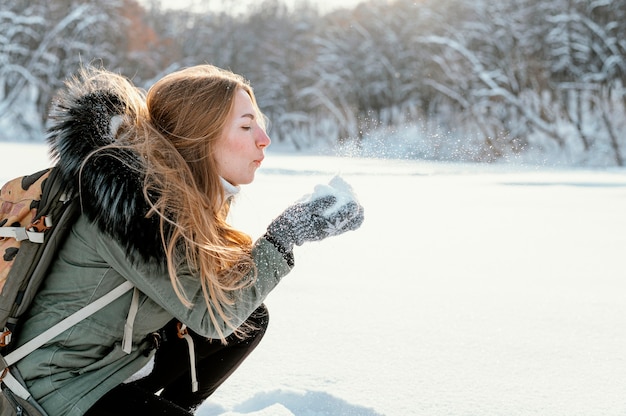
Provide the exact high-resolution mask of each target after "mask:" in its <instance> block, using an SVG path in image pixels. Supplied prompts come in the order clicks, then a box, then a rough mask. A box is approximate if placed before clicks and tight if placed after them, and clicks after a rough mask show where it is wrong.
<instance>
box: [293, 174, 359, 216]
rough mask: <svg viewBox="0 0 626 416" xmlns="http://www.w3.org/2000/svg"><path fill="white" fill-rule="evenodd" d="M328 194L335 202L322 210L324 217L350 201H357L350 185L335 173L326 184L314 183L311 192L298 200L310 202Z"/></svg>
mask: <svg viewBox="0 0 626 416" xmlns="http://www.w3.org/2000/svg"><path fill="white" fill-rule="evenodd" d="M329 196H332V197H334V198H335V202H334V203H333V204H332V205H331V206H329V207H328V208H326V209H325V210H324V212H323V214H324V216H326V217H330V216H331V215H332V214H334V213H336V212H338V211H339V210H340V209H341V208H342V207H345V206H346V205H348V204H349V203H351V202H356V203H358V201H359V200H358V198H357V196H356V194H355V193H354V190H353V189H352V186H350V184H349V183H348V182H346V180H345V179H344V178H342V177H341V176H340V175H335V176H334V177H333V178H332V179H331V180H330V181H328V184H318V185H315V188H314V189H313V192H312V193H310V194H306V195H305V196H303V197H302V198H300V199H299V202H310V201H315V200H318V199H322V198H325V197H329Z"/></svg>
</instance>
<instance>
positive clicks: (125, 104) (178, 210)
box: [18, 65, 363, 416]
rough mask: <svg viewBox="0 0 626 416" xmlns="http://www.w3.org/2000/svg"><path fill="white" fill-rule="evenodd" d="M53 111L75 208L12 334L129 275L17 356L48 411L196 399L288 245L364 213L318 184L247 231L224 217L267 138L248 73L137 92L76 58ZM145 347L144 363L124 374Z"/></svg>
mask: <svg viewBox="0 0 626 416" xmlns="http://www.w3.org/2000/svg"><path fill="white" fill-rule="evenodd" d="M51 120H52V126H51V128H50V136H49V143H50V145H51V152H52V155H53V156H55V157H56V159H57V167H58V169H59V170H60V171H61V174H62V177H63V178H64V181H65V183H66V184H67V193H68V194H70V195H76V196H77V197H78V198H80V204H81V208H82V214H81V216H80V217H79V219H78V220H77V222H76V223H75V224H74V226H73V228H72V230H71V232H70V234H69V236H68V238H67V240H66V241H65V243H64V246H63V247H62V249H61V251H60V252H59V255H58V258H57V259H56V261H55V262H54V263H53V265H52V266H51V269H50V271H49V274H48V277H47V278H46V280H45V282H44V285H43V286H42V288H41V290H40V291H39V292H38V294H37V296H36V298H35V299H34V301H33V305H32V307H31V309H30V311H29V314H28V317H27V319H26V321H25V323H24V325H23V327H22V330H21V333H20V339H19V341H18V344H22V343H24V342H26V341H28V340H29V339H31V338H33V337H34V336H36V335H37V334H39V333H41V332H42V331H43V330H44V329H45V328H48V327H50V326H52V325H53V324H55V323H56V322H58V321H59V320H61V319H63V318H64V317H66V316H68V315H69V314H71V313H72V312H74V311H76V310H78V309H80V308H81V307H83V306H84V305H86V304H87V303H89V302H91V301H93V300H94V299H96V298H98V297H100V296H102V295H103V294H105V293H107V292H109V291H110V290H111V289H113V288H114V287H116V286H117V285H119V284H120V283H121V282H123V281H125V280H129V281H131V282H132V283H133V284H134V285H135V286H136V288H137V289H138V290H137V291H136V293H135V294H134V296H133V295H131V294H130V293H129V294H127V295H125V296H124V297H122V298H120V299H118V300H116V301H115V302H113V303H112V304H111V305H109V306H108V307H106V308H104V309H103V310H102V311H100V312H97V313H96V314H94V315H92V316H91V317H89V318H87V319H85V320H84V321H82V322H80V323H79V324H78V325H76V326H74V327H73V328H72V329H70V330H68V331H66V332H65V333H63V334H62V335H60V336H59V337H57V338H55V339H54V340H53V341H51V342H50V343H48V344H47V345H45V346H43V347H42V348H40V349H38V350H36V351H35V352H33V353H32V354H30V355H29V356H28V357H26V358H24V359H23V360H22V361H20V362H19V364H18V369H19V372H20V374H21V376H22V377H23V379H24V380H25V381H26V384H27V386H28V388H29V390H30V392H31V393H32V395H33V397H34V398H35V399H36V400H37V401H38V402H39V404H40V405H41V406H42V407H43V408H44V409H45V410H46V412H47V413H48V414H49V415H50V416H56V415H73V416H79V415H83V414H88V415H91V416H95V415H116V416H120V415H126V414H128V415H137V414H150V415H156V414H167V415H190V414H192V412H193V411H194V409H195V408H196V407H197V406H198V405H199V404H201V403H202V401H203V400H205V399H206V398H207V397H208V396H209V395H210V394H211V393H213V391H215V389H216V388H217V387H218V386H219V385H220V384H221V383H222V382H223V381H224V380H225V379H226V378H227V377H228V376H229V375H230V374H232V372H233V371H234V370H235V369H236V368H237V366H238V365H239V364H240V363H241V362H242V361H243V360H244V359H245V358H246V357H247V355H248V354H249V353H250V352H251V351H252V350H253V349H254V348H255V347H256V345H257V344H258V342H259V341H260V339H261V337H262V336H263V333H264V332H265V328H266V327H267V323H268V318H267V311H266V309H265V307H264V306H263V304H262V302H263V300H264V299H265V297H266V296H267V295H268V293H269V292H270V291H271V290H272V289H273V288H274V287H275V286H276V285H277V284H278V283H279V282H280V280H281V279H282V278H283V277H284V276H285V275H286V274H287V273H289V271H290V270H291V268H292V267H293V265H294V261H293V251H292V250H293V247H294V245H300V244H303V243H304V242H306V241H312V240H321V239H323V238H326V237H328V236H331V235H336V234H340V233H343V232H345V231H348V230H354V229H357V228H358V227H359V226H360V225H361V223H362V221H363V209H362V207H361V206H360V205H359V204H358V203H356V202H355V201H351V202H349V203H342V206H341V207H334V208H333V209H331V210H329V209H328V208H329V207H330V206H331V205H333V204H334V203H335V202H337V199H336V198H335V197H333V196H328V195H327V196H323V195H320V196H318V197H315V198H311V199H309V200H308V201H306V202H300V203H296V204H294V205H292V206H290V207H288V208H287V209H286V210H285V211H284V212H283V213H282V214H280V215H279V216H278V217H276V219H275V220H273V221H272V222H271V224H270V225H269V226H268V229H267V233H266V234H265V235H264V236H263V237H261V238H259V239H258V240H257V241H256V242H252V241H251V239H250V237H249V236H247V235H246V234H244V233H242V232H240V231H238V230H236V229H234V228H232V227H231V226H230V225H228V224H227V223H226V215H227V213H228V208H229V204H230V201H231V199H232V198H233V197H234V195H235V194H236V193H237V191H238V189H239V188H238V187H239V185H243V184H249V183H250V182H252V181H253V179H254V175H255V172H256V169H257V168H258V167H259V166H260V165H261V162H262V161H263V158H264V151H265V149H266V148H267V146H269V144H270V139H269V137H268V136H267V134H266V131H265V125H264V119H263V116H262V114H261V112H260V110H259V108H258V106H257V103H256V100H255V96H254V94H253V91H252V89H251V87H250V86H249V84H248V83H247V82H246V81H245V80H244V79H243V78H242V77H240V76H238V75H235V74H233V73H231V72H228V71H224V70H221V69H218V68H216V67H213V66H210V65H202V66H196V67H191V68H187V69H183V70H180V71H178V72H175V73H172V74H170V75H167V76H165V77H164V78H162V79H161V80H159V81H158V82H157V83H156V84H155V85H154V86H153V87H152V88H150V90H149V91H148V92H147V94H146V95H145V96H144V94H142V93H141V92H140V91H139V90H138V89H136V88H135V87H134V86H133V85H132V84H131V83H130V82H128V81H127V80H126V79H125V78H122V77H120V76H118V75H115V74H112V73H110V72H107V71H104V70H96V69H84V70H82V71H81V73H80V74H79V76H78V77H77V78H74V79H73V80H71V81H69V82H68V84H67V88H66V90H65V91H64V92H62V93H61V95H60V96H59V98H58V99H57V100H56V101H55V103H54V107H53V111H52V112H51ZM133 297H136V298H135V299H134V300H135V301H138V302H133ZM131 305H138V308H137V309H136V316H135V318H134V319H130V318H129V319H127V316H128V315H129V310H130V309H131ZM130 315H133V314H130ZM127 321H129V322H130V323H131V324H133V326H132V345H130V344H128V343H124V342H123V341H124V339H123V338H124V327H125V324H126V323H127ZM155 350H156V352H155ZM155 354H156V359H155V361H154V368H153V370H152V372H151V373H150V374H149V375H148V376H147V377H145V378H143V379H140V380H136V381H132V382H127V381H128V379H129V377H131V376H132V375H133V374H135V373H136V372H137V371H138V370H140V369H141V368H143V367H144V366H145V365H146V364H147V363H148V362H149V361H150V359H151V357H152V356H154V355H155ZM161 390H162V392H161V393H160V395H156V394H155V393H157V392H158V391H161Z"/></svg>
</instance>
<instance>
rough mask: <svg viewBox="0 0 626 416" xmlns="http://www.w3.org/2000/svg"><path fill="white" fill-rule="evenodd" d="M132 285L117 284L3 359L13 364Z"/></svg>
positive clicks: (126, 290) (8, 363) (105, 304)
mask: <svg viewBox="0 0 626 416" xmlns="http://www.w3.org/2000/svg"><path fill="white" fill-rule="evenodd" d="M133 287H134V285H133V284H132V283H131V282H129V281H126V282H124V283H122V284H121V285H119V286H118V287H116V288H115V289H113V290H112V291H110V292H109V293H107V294H106V295H104V296H102V297H101V298H99V299H97V300H95V301H94V302H92V303H90V304H89V305H87V306H85V307H84V308H82V309H80V310H78V311H76V312H74V313H73V314H72V315H70V316H68V317H67V318H65V319H63V320H62V321H61V322H59V323H57V324H56V325H54V326H53V327H51V328H48V329H47V330H45V331H44V332H42V333H41V334H39V335H37V336H36V337H35V338H33V339H31V340H30V341H28V342H27V343H26V344H24V345H21V346H20V347H18V348H16V349H15V350H13V351H12V352H11V353H9V354H7V355H6V356H5V357H4V360H5V361H6V363H7V365H9V366H11V365H13V364H15V363H16V362H18V361H19V360H21V359H22V358H24V357H26V356H27V355H28V354H30V353H31V352H33V351H35V350H36V349H37V348H39V347H41V346H42V345H44V344H45V343H46V342H48V341H50V340H51V339H53V338H54V337H56V336H58V335H60V334H61V333H62V332H64V331H66V330H67V329H69V328H71V327H72V326H74V325H76V324H77V323H79V322H80V321H82V320H83V319H85V318H87V317H88V316H90V315H93V314H94V313H96V312H98V311H99V310H100V309H102V308H104V307H105V306H107V305H108V304H109V303H111V302H113V301H114V300H116V299H118V298H119V297H121V296H122V295H123V294H124V293H126V292H128V291H129V290H131V289H132V288H133Z"/></svg>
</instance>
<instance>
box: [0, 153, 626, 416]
mask: <svg viewBox="0 0 626 416" xmlns="http://www.w3.org/2000/svg"><path fill="white" fill-rule="evenodd" d="M0 150H1V151H2V153H3V154H5V157H4V158H3V161H2V163H1V164H0V167H1V169H0V180H1V181H2V182H4V181H5V180H7V179H9V178H10V177H12V176H16V175H17V174H18V173H19V172H22V173H29V172H32V171H34V170H36V169H39V168H43V167H45V166H46V164H47V162H46V151H45V148H44V147H42V146H41V145H39V146H35V145H32V146H29V145H23V144H10V143H0ZM16 152H17V153H16ZM20 154H21V155H24V156H23V157H19V158H18V157H16V156H14V155H20ZM6 155H12V157H10V158H9V157H7V156H6ZM18 171H19V172H18ZM337 174H339V175H341V177H342V178H344V179H345V180H346V181H347V182H348V183H350V184H351V185H352V187H353V189H354V191H355V192H356V194H358V196H359V200H360V202H361V203H362V205H363V206H364V207H365V216H366V219H365V222H364V224H363V226H362V227H361V228H360V229H359V230H357V231H354V232H349V233H347V234H344V235H342V236H339V237H333V238H331V239H328V240H324V241H322V242H318V243H310V244H305V245H303V246H301V247H296V249H295V250H296V251H295V255H296V267H295V269H294V270H293V272H292V273H291V274H290V275H288V276H287V277H285V279H284V280H283V282H281V284H280V285H279V286H278V287H277V288H276V290H275V291H274V292H273V293H271V294H270V296H269V297H268V299H267V300H266V304H267V306H268V308H269V310H270V316H271V319H270V326H269V330H268V333H267V334H266V335H265V338H264V340H263V341H262V342H261V344H260V345H259V347H258V348H257V349H256V350H255V351H254V352H253V353H252V355H251V356H250V357H249V358H248V360H247V361H246V362H244V363H243V365H242V366H241V367H240V368H239V369H238V370H237V372H235V374H234V375H233V376H232V377H231V378H230V379H229V380H228V381H227V382H226V383H225V384H224V385H223V386H222V387H221V388H220V389H219V390H218V391H217V392H216V393H215V394H214V395H213V396H212V397H210V398H209V400H208V401H207V402H206V403H205V404H203V405H202V406H201V407H200V408H199V409H198V411H197V415H198V416H243V415H246V416H251V415H254V416H270V415H271V416H291V415H296V416H330V415H333V416H335V415H359V416H379V415H385V416H396V415H400V416H404V415H433V416H439V415H441V416H444V415H445V416H456V415H459V416H461V415H480V416H491V415H494V416H495V415H497V416H502V415H507V416H516V415H520V416H526V415H550V416H577V415H580V416H583V415H584V416H595V415H598V416H612V415H616V416H617V415H620V416H621V415H624V414H625V413H626V399H625V398H624V391H626V353H625V351H626V279H624V276H625V274H624V258H625V257H624V248H625V247H626V222H625V219H624V213H625V212H626V170H624V169H596V170H590V169H576V168H563V167H561V168H558V169H557V168H550V167H537V166H511V165H508V166H506V165H488V166H487V165H469V164H449V163H432V162H422V161H393V160H376V159H359V158H345V157H341V158H339V157H330V156H323V157H322V156H294V155H289V154H281V153H274V152H272V151H270V152H268V157H267V158H266V160H265V162H264V166H263V167H262V168H261V169H260V170H259V172H258V174H257V178H256V181H255V182H254V183H253V184H251V185H249V186H245V187H243V189H242V191H241V193H240V194H239V195H238V197H237V200H236V202H235V204H234V205H233V208H232V213H231V220H232V222H233V223H234V224H236V225H237V226H239V227H240V228H241V229H243V230H245V231H247V232H248V233H250V234H251V235H252V236H253V237H255V238H256V237H258V236H260V235H261V234H262V233H263V231H264V229H265V227H266V226H267V224H268V223H269V222H270V221H271V219H272V218H273V217H274V216H276V215H278V214H279V213H280V212H281V211H282V210H283V209H284V208H285V207H287V206H288V205H289V204H291V203H292V202H294V201H295V200H297V199H298V198H299V197H300V196H301V195H303V194H306V193H307V192H310V190H311V189H314V187H315V186H316V185H318V184H323V183H328V181H329V180H330V179H331V178H333V177H334V176H335V175H337Z"/></svg>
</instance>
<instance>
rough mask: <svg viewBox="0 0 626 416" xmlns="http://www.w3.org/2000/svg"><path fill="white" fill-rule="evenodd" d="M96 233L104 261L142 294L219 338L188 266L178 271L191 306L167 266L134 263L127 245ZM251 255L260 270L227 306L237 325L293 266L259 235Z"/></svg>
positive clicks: (225, 328)
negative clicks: (182, 297) (180, 296)
mask: <svg viewBox="0 0 626 416" xmlns="http://www.w3.org/2000/svg"><path fill="white" fill-rule="evenodd" d="M97 235H98V237H97V238H98V244H97V247H98V249H97V250H98V252H99V253H100V255H101V256H102V257H103V259H104V261H105V262H107V263H108V264H109V265H110V266H111V267H112V268H113V269H115V270H116V271H117V272H118V273H119V274H120V275H121V276H123V277H124V278H126V279H128V280H129V281H131V282H132V283H134V284H135V286H136V287H137V288H138V289H139V290H140V291H141V292H142V293H143V294H145V295H146V296H147V297H149V298H150V299H151V300H153V301H154V302H156V303H157V304H159V305H160V306H161V307H162V308H163V309H165V310H166V311H168V312H169V313H170V314H171V315H172V316H173V317H175V318H177V319H179V320H180V321H181V322H183V323H184V324H185V325H187V326H188V327H189V328H191V329H192V330H193V331H194V332H196V333H198V334H200V335H202V336H205V337H208V338H219V331H218V330H217V328H216V325H215V324H214V323H213V322H212V321H211V318H210V314H209V310H208V307H207V305H206V302H205V300H204V296H203V293H202V287H201V284H200V279H199V278H198V276H197V275H194V274H193V273H191V272H190V271H189V270H188V269H186V268H182V269H181V270H179V273H178V277H179V280H180V282H181V285H182V289H183V291H184V293H185V295H186V296H187V298H188V299H189V300H191V302H192V303H193V304H192V306H191V307H189V308H188V307H186V306H185V305H184V304H183V303H182V302H181V301H180V300H179V299H178V297H177V296H176V293H175V292H174V289H173V287H172V283H171V281H170V278H169V275H168V273H167V270H165V269H164V268H163V267H162V266H158V265H156V264H151V263H140V264H133V263H131V262H130V260H128V259H127V257H126V254H125V251H124V248H123V247H122V246H121V245H120V244H119V243H117V242H115V241H114V240H112V239H110V238H108V237H107V236H104V235H102V233H98V234H97ZM252 257H253V259H254V263H255V265H256V270H257V276H256V280H255V282H254V284H253V285H251V286H248V287H246V288H244V289H241V290H239V291H238V292H236V296H237V299H236V301H235V302H234V304H233V305H231V306H228V307H227V308H225V309H226V312H227V314H228V316H229V317H230V318H231V321H230V323H231V325H233V326H234V327H238V326H239V325H241V324H242V323H243V322H244V321H245V320H246V319H247V318H248V317H249V316H250V314H251V313H252V312H254V310H255V309H256V308H258V307H259V306H260V305H261V303H262V302H263V301H264V300H265V298H266V297H267V295H268V294H269V293H270V292H271V291H272V289H274V288H275V287H276V285H278V283H279V282H280V280H281V279H282V278H283V277H284V276H285V275H287V273H289V272H290V271H291V269H292V267H293V266H292V264H291V263H289V262H288V261H287V260H286V259H285V257H284V256H283V254H282V253H280V252H279V251H278V249H276V247H275V246H274V245H273V244H272V243H270V242H269V241H267V240H266V239H265V238H259V239H258V240H257V241H256V243H255V244H254V246H253V249H252ZM213 315H214V316H215V317H216V319H217V325H219V327H220V328H219V329H220V330H221V331H222V333H223V334H224V335H225V336H227V335H229V334H230V333H232V328H231V327H230V326H229V325H228V324H227V323H226V322H225V321H224V320H223V319H221V318H220V317H219V315H217V313H214V314H213Z"/></svg>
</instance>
